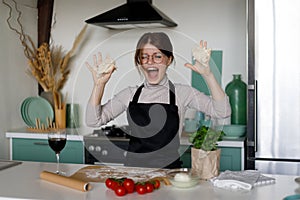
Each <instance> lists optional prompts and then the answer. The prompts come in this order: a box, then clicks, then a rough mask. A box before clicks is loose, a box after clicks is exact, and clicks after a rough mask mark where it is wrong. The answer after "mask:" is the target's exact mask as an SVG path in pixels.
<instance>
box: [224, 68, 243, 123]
mask: <svg viewBox="0 0 300 200" xmlns="http://www.w3.org/2000/svg"><path fill="white" fill-rule="evenodd" d="M225 93H226V94H227V95H228V97H229V102H230V106H231V124H243V125H246V124H247V84H246V83H245V82H243V81H242V79H241V74H233V80H232V81H231V82H229V83H228V84H227V85H226V87H225Z"/></svg>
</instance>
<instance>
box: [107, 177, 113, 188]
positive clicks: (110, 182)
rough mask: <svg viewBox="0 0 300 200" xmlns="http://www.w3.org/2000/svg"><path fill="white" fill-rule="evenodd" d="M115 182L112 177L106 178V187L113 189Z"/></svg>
mask: <svg viewBox="0 0 300 200" xmlns="http://www.w3.org/2000/svg"><path fill="white" fill-rule="evenodd" d="M113 182H114V180H113V179H111V178H108V179H106V180H105V185H106V187H107V188H110V189H111V187H112V184H113Z"/></svg>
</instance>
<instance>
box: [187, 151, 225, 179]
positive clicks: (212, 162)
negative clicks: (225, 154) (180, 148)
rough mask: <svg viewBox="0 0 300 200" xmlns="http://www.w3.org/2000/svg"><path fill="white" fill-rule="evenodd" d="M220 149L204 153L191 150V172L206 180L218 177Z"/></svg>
mask: <svg viewBox="0 0 300 200" xmlns="http://www.w3.org/2000/svg"><path fill="white" fill-rule="evenodd" d="M220 157H221V149H217V150H215V151H204V150H202V149H195V148H192V170H193V171H195V173H197V174H198V176H199V177H200V178H201V179H204V180H208V179H211V178H213V177H216V176H218V175H219V171H220Z"/></svg>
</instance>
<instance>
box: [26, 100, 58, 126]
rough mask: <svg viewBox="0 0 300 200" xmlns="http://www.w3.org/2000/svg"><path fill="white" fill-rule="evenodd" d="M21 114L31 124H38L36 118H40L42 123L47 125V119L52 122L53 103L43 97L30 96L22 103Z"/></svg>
mask: <svg viewBox="0 0 300 200" xmlns="http://www.w3.org/2000/svg"><path fill="white" fill-rule="evenodd" d="M21 115H22V118H23V120H24V122H25V123H26V124H27V125H28V126H30V127H35V126H36V119H39V121H40V124H44V125H45V126H47V122H48V121H47V119H49V120H50V122H52V120H53V118H54V112H53V108H52V106H51V104H50V103H49V102H48V101H47V100H46V99H44V98H42V97H28V98H26V99H25V100H24V101H23V102H22V105H21Z"/></svg>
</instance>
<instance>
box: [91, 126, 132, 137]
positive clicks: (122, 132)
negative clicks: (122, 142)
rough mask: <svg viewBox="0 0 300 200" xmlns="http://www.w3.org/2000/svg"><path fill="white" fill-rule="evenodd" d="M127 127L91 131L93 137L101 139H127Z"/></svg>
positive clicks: (107, 127) (109, 127) (110, 127)
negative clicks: (105, 137) (102, 137)
mask: <svg viewBox="0 0 300 200" xmlns="http://www.w3.org/2000/svg"><path fill="white" fill-rule="evenodd" d="M128 131H129V128H128V126H122V127H117V126H115V125H112V126H106V127H103V128H101V129H95V130H94V131H93V134H92V135H93V137H101V136H107V137H126V138H127V137H128Z"/></svg>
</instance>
